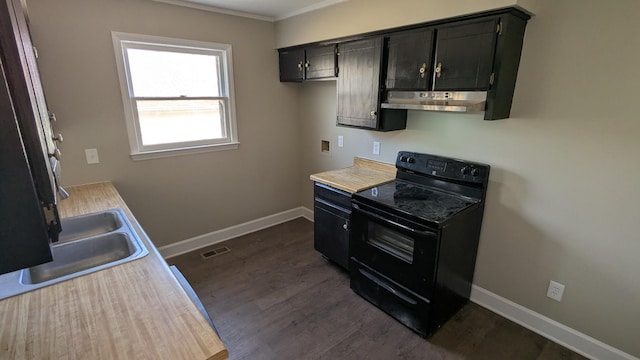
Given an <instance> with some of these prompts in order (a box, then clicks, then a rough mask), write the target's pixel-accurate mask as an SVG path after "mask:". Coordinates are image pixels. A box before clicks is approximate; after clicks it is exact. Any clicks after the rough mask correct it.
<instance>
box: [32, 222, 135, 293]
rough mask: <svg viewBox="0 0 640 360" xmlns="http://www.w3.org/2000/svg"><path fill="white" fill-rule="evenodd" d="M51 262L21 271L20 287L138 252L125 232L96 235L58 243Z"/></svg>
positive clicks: (75, 272)
mask: <svg viewBox="0 0 640 360" xmlns="http://www.w3.org/2000/svg"><path fill="white" fill-rule="evenodd" d="M52 250H53V259H54V260H53V261H52V262H48V263H45V264H42V265H38V266H34V267H32V268H28V269H25V270H23V271H22V279H20V282H22V283H23V284H39V283H42V282H45V281H49V280H52V279H56V278H60V277H63V276H68V275H72V274H78V273H80V272H82V271H86V270H87V269H93V268H96V267H98V266H100V265H105V264H109V263H113V262H115V261H118V260H122V259H125V258H127V257H128V256H131V255H133V254H134V253H135V252H136V250H138V249H137V248H136V246H135V244H134V243H132V241H131V239H129V236H128V235H127V234H126V233H120V232H116V233H109V234H103V235H100V236H96V237H92V238H87V239H80V240H76V241H72V242H67V243H62V244H60V245H56V246H54V247H53V249H52Z"/></svg>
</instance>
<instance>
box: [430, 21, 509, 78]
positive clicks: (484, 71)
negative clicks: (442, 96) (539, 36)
mask: <svg viewBox="0 0 640 360" xmlns="http://www.w3.org/2000/svg"><path fill="white" fill-rule="evenodd" d="M499 30H500V27H499V19H489V20H483V21H476V22H465V23H462V24H454V25H450V26H442V27H439V28H438V30H437V36H436V60H435V68H434V72H435V79H434V90H488V89H489V86H490V79H491V74H492V72H493V58H494V54H495V49H496V39H497V37H498V33H499Z"/></svg>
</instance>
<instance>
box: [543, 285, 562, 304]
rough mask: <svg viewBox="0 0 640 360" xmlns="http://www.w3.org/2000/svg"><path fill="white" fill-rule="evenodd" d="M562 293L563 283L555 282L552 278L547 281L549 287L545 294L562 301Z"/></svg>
mask: <svg viewBox="0 0 640 360" xmlns="http://www.w3.org/2000/svg"><path fill="white" fill-rule="evenodd" d="M563 293H564V285H562V284H560V283H557V282H555V281H553V280H551V281H549V289H547V296H548V297H550V298H552V299H553V300H555V301H562V294H563Z"/></svg>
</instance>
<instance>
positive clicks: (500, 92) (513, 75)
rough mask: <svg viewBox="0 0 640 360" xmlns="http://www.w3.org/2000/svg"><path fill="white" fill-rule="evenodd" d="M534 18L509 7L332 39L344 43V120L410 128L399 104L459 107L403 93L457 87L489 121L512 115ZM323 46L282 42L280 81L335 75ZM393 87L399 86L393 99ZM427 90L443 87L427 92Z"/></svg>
mask: <svg viewBox="0 0 640 360" xmlns="http://www.w3.org/2000/svg"><path fill="white" fill-rule="evenodd" d="M529 19H530V16H529V15H528V14H526V13H524V12H522V11H521V10H519V9H517V8H513V7H510V8H504V9H498V10H493V11H487V12H483V13H478V14H471V15H465V16H460V17H457V18H451V19H444V20H437V21H433V22H429V23H424V24H418V25H409V26H406V27H403V28H398V29H392V30H388V31H387V30H383V31H378V32H374V33H369V34H362V35H355V36H351V37H349V38H343V39H335V40H330V41H332V42H333V41H335V42H336V43H337V44H338V49H339V51H338V54H339V55H338V57H337V63H338V71H337V76H338V83H337V87H338V110H337V120H338V121H337V123H338V125H347V126H355V127H361V128H366V129H374V130H382V131H388V130H399V129H404V128H405V127H406V110H400V109H403V108H405V109H406V108H410V109H413V110H432V111H460V110H459V109H453V108H455V106H452V108H451V109H442V107H438V108H437V109H434V108H426V107H424V106H423V107H422V108H419V107H420V105H423V104H422V103H420V104H417V105H416V104H407V106H404V105H405V104H399V103H400V101H398V99H410V100H413V99H417V100H425V101H426V100H427V98H428V97H429V99H431V100H434V101H440V100H441V99H445V100H446V99H449V98H448V96H451V94H449V92H458V91H459V92H465V93H464V94H454V95H456V96H462V97H465V96H468V97H470V98H473V99H474V100H476V99H477V101H478V103H477V105H478V106H477V107H473V108H468V111H479V110H481V107H482V106H484V119H485V120H497V119H505V118H508V117H509V116H510V114H511V103H512V100H513V93H514V90H515V84H516V79H517V74H518V66H519V64H520V55H521V52H522V44H523V40H524V32H525V27H526V24H527V21H528V20H529ZM383 39H384V40H383ZM383 44H384V46H383ZM331 46H333V45H331ZM318 47H321V46H319V45H318V44H315V45H314V44H307V45H303V46H297V47H294V48H288V49H280V50H279V51H280V78H281V81H298V82H299V81H303V80H305V79H312V78H325V76H330V75H331V67H330V66H329V64H330V63H331V60H330V52H329V51H324V50H322V49H319V48H318ZM310 49H314V50H313V51H312V50H310ZM304 50H306V53H305V51H304ZM314 51H317V53H315V52H314ZM316 57H317V58H321V59H324V60H325V61H326V63H325V62H324V61H320V62H316V63H315V64H314V62H313V61H312V60H311V59H313V58H316ZM307 60H309V63H307ZM287 64H288V65H287ZM283 67H286V69H285V68H283ZM305 74H306V78H305ZM391 91H395V92H396V93H395V94H392V95H393V96H395V98H394V99H393V103H391V102H390V101H389V97H390V92H391ZM428 91H435V92H437V93H430V94H429V93H425V92H428ZM401 92H404V93H401ZM466 92H471V94H467V93H466ZM412 93H418V94H419V95H415V94H412ZM398 95H400V97H399V96H398ZM416 96H419V97H422V98H424V99H421V98H420V99H419V98H417V97H416ZM485 100H486V101H485ZM455 101H462V100H461V99H455ZM480 101H484V103H481V102H480ZM381 102H382V103H384V104H383V105H384V107H383V106H382V105H381ZM445 102H446V101H445ZM413 105H415V106H414V107H412V106H413ZM427 105H431V104H427ZM438 105H439V104H438ZM445 105H446V104H445ZM416 107H418V108H416ZM434 107H437V106H434Z"/></svg>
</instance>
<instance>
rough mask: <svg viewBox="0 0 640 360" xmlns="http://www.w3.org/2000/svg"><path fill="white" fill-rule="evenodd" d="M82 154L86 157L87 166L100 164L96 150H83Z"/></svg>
mask: <svg viewBox="0 0 640 360" xmlns="http://www.w3.org/2000/svg"><path fill="white" fill-rule="evenodd" d="M84 153H85V155H86V156H87V164H98V163H99V162H100V158H98V149H84Z"/></svg>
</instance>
